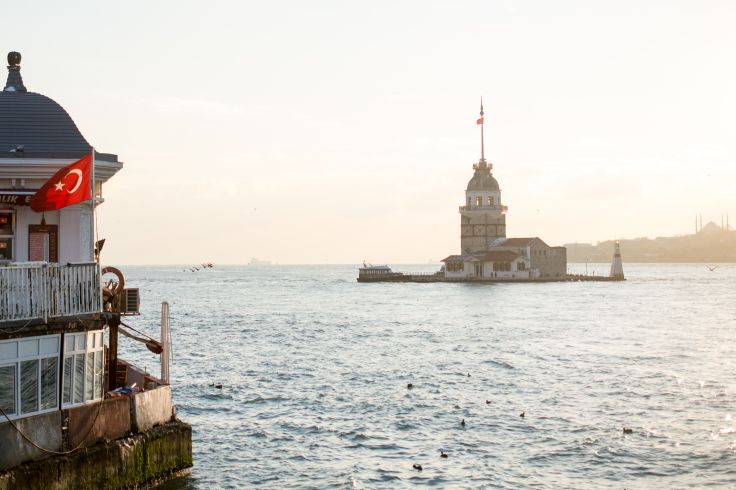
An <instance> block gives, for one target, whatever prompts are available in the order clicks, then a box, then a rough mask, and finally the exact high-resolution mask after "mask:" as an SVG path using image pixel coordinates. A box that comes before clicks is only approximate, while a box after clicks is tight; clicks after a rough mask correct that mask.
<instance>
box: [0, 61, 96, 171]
mask: <svg viewBox="0 0 736 490" xmlns="http://www.w3.org/2000/svg"><path fill="white" fill-rule="evenodd" d="M19 63H20V54H19V53H9V54H8V64H9V66H8V80H7V82H6V84H5V88H4V89H3V91H2V92H0V158H16V157H19V156H25V157H40V158H75V157H80V156H82V155H84V154H85V153H89V151H90V150H91V148H92V147H91V145H90V144H89V143H88V142H87V140H86V139H85V138H84V136H82V133H80V132H79V129H78V128H77V125H76V124H74V121H73V120H72V118H71V117H70V116H69V114H68V113H67V112H66V111H65V110H64V108H63V107H61V106H60V105H59V104H57V103H56V102H54V101H53V100H51V99H50V98H48V97H46V96H44V95H41V94H37V93H34V92H28V91H27V90H26V87H25V86H24V85H23V78H22V77H21V75H20V65H19ZM21 150H22V151H21Z"/></svg>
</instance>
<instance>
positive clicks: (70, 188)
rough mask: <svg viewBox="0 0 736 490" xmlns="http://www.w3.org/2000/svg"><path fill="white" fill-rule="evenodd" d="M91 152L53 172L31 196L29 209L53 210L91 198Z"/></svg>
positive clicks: (39, 210)
mask: <svg viewBox="0 0 736 490" xmlns="http://www.w3.org/2000/svg"><path fill="white" fill-rule="evenodd" d="M91 173H92V154H91V153H90V154H89V155H86V156H84V157H82V158H81V159H79V160H77V161H76V162H74V163H72V164H71V165H67V166H66V167H64V168H62V169H61V170H59V171H58V172H56V173H55V174H54V176H53V177H51V178H50V179H49V180H48V181H46V183H45V184H44V185H43V186H42V187H41V188H40V189H39V190H38V191H36V193H35V194H34V195H33V197H32V198H31V209H33V210H34V211H36V212H37V213H40V212H41V211H53V210H54V209H61V208H65V207H67V206H71V205H72V204H77V203H78V202H82V201H87V200H89V199H91V198H92V197H91V195H92V192H91V187H92V186H91V185H90V181H91Z"/></svg>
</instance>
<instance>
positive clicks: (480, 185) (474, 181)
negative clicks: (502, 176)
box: [465, 161, 500, 191]
mask: <svg viewBox="0 0 736 490" xmlns="http://www.w3.org/2000/svg"><path fill="white" fill-rule="evenodd" d="M484 163H485V161H482V162H481V163H480V164H479V165H476V166H475V172H474V173H473V177H471V179H470V180H469V181H468V187H467V188H466V189H465V190H466V191H498V190H500V188H499V187H498V181H497V180H496V178H495V177H494V176H493V174H491V169H490V168H489V167H488V165H483V164H484Z"/></svg>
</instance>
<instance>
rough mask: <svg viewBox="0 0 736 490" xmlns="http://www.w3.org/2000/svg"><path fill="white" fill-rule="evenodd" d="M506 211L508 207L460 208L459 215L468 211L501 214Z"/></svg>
mask: <svg viewBox="0 0 736 490" xmlns="http://www.w3.org/2000/svg"><path fill="white" fill-rule="evenodd" d="M508 210H509V207H508V206H460V212H461V213H466V212H468V211H501V213H505V212H506V211H508Z"/></svg>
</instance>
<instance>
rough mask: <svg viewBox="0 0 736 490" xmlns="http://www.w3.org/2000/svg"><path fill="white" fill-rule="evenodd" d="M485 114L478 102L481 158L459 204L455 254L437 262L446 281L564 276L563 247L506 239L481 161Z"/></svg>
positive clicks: (496, 191) (494, 190)
mask: <svg viewBox="0 0 736 490" xmlns="http://www.w3.org/2000/svg"><path fill="white" fill-rule="evenodd" d="M484 123H485V116H484V112H483V101H482V100H481V106H480V118H479V119H478V125H479V126H480V134H481V154H480V160H478V163H476V164H474V165H473V176H472V178H471V179H470V181H469V182H468V185H467V187H466V189H465V203H464V205H462V206H460V250H461V253H460V254H459V255H450V256H449V257H446V258H445V259H443V260H442V262H443V263H444V264H445V265H444V270H445V277H446V278H450V279H462V278H486V279H504V280H513V279H527V280H528V279H545V278H563V277H565V276H566V273H567V253H566V250H565V247H550V246H549V245H547V244H546V243H545V242H544V241H543V240H542V239H540V238H538V237H531V238H507V237H506V212H507V211H508V207H507V206H505V205H503V203H502V201H501V188H500V187H499V185H498V181H497V180H496V178H495V177H494V176H493V172H492V170H493V164H492V163H490V162H488V161H486V158H485V140H484V138H485V135H484Z"/></svg>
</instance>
